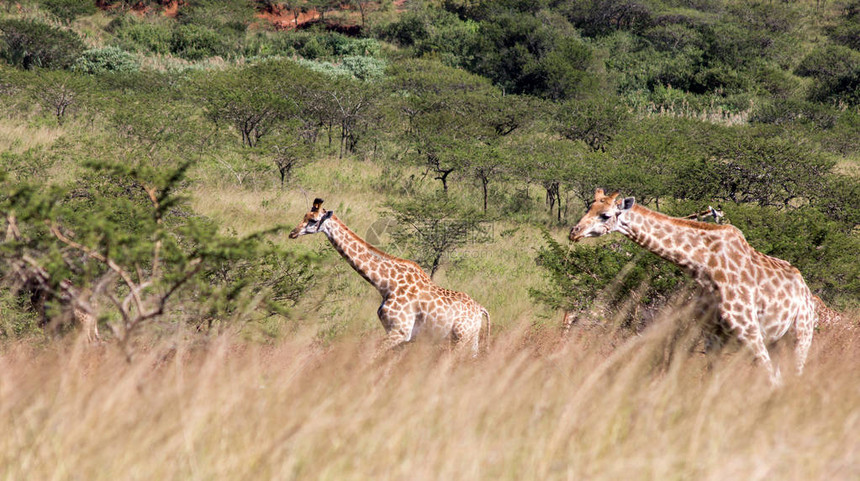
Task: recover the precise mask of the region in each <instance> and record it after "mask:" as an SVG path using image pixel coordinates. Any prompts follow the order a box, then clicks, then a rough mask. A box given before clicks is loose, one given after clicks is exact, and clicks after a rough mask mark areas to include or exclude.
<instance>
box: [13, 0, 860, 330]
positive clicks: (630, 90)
mask: <svg viewBox="0 0 860 481" xmlns="http://www.w3.org/2000/svg"><path fill="white" fill-rule="evenodd" d="M80 3H81V2H65V1H58V0H52V1H48V0H44V1H36V0H31V1H23V2H18V3H17V4H16V6H13V5H12V4H11V3H9V2H7V3H5V4H4V7H3V9H2V11H0V61H2V64H0V105H2V108H3V118H2V119H0V131H2V132H3V134H2V135H0V155H2V164H0V212H2V214H3V217H4V219H5V224H4V225H5V226H6V228H7V229H6V230H7V235H6V238H5V241H4V242H3V244H2V250H0V256H2V260H3V264H2V266H0V271H2V273H3V275H4V284H3V287H2V289H0V309H2V311H0V335H2V336H4V337H6V338H15V337H19V336H25V335H33V334H36V333H38V332H41V330H42V327H43V326H45V325H47V324H48V321H49V320H52V319H62V318H63V316H64V315H65V316H66V317H68V311H69V309H70V306H71V305H73V304H75V302H77V301H74V299H72V300H70V296H71V297H75V298H81V296H84V297H87V299H90V297H91V298H92V300H93V302H94V303H95V304H97V305H98V306H99V307H98V308H94V309H95V310H96V312H97V315H98V316H99V318H100V323H101V325H102V326H107V327H108V328H110V329H109V330H110V332H111V334H110V336H113V337H115V338H116V339H117V340H118V341H119V342H120V343H121V344H122V345H123V346H126V347H127V342H128V341H129V336H130V334H131V333H133V332H137V331H138V330H140V329H141V327H144V326H145V325H152V326H154V327H153V329H151V331H152V332H154V333H159V332H161V333H172V332H176V331H177V330H179V331H182V330H183V329H184V328H185V327H189V326H190V327H193V328H194V329H196V330H198V331H202V332H204V333H205V332H209V331H211V330H212V329H221V328H240V329H243V330H244V332H247V333H248V335H250V336H256V335H258V334H260V333H262V334H263V335H266V336H270V335H272V336H276V335H280V334H282V333H283V332H285V330H286V329H288V328H298V327H301V325H302V324H303V321H308V324H310V325H315V326H317V327H316V329H317V330H318V333H319V337H320V338H321V339H331V338H332V337H334V336H337V335H338V334H340V333H342V332H344V331H346V330H353V331H354V330H356V329H358V330H361V329H363V328H368V329H378V327H376V326H375V322H376V321H375V320H374V319H373V314H372V312H373V311H374V310H375V307H374V308H372V309H369V308H362V309H358V310H353V309H352V304H353V303H354V302H355V299H356V298H365V297H367V298H369V297H370V296H369V295H368V292H369V291H368V290H367V289H365V288H363V286H361V284H360V282H362V281H361V280H360V279H358V276H354V275H352V274H351V273H345V272H344V265H343V264H342V263H341V261H340V260H339V259H336V258H335V256H333V255H331V252H328V253H327V254H326V255H324V256H320V255H319V252H317V251H316V249H315V248H313V247H311V245H320V244H316V243H312V242H301V243H290V244H287V243H286V242H285V241H284V239H285V237H284V236H283V235H280V234H282V232H281V231H280V230H279V229H280V228H281V227H283V226H284V225H290V224H293V223H295V222H297V221H298V220H299V219H300V215H301V214H302V209H303V208H304V197H305V191H308V190H310V191H313V192H311V194H310V195H314V194H319V195H321V194H326V195H327V196H334V197H330V202H331V203H332V204H333V205H334V206H338V207H337V210H338V212H339V215H341V213H343V214H346V215H345V216H344V217H346V218H348V219H349V221H350V222H352V223H353V224H354V225H357V226H358V227H357V231H358V232H359V233H361V234H363V233H364V231H362V230H361V229H360V228H361V227H365V228H366V227H367V226H368V225H370V224H371V223H372V222H373V221H374V219H375V217H376V216H387V217H390V218H392V219H396V220H399V221H400V222H399V224H398V227H397V228H394V229H392V230H391V231H390V232H388V234H389V235H388V236H387V237H384V238H380V239H379V241H380V242H381V243H382V244H384V245H382V247H385V248H390V249H395V248H396V249H397V252H398V253H400V254H401V255H404V256H408V257H412V258H415V259H417V260H419V261H420V262H422V264H423V265H424V267H425V268H426V269H427V270H428V271H432V272H433V273H434V275H435V273H436V272H437V271H440V272H442V273H443V274H444V275H445V276H446V279H447V280H448V281H449V282H448V284H450V285H451V287H456V288H462V289H464V290H467V288H468V287H469V286H470V285H472V286H474V285H476V283H477V282H478V281H477V280H475V281H470V280H467V279H484V278H486V277H488V276H491V277H493V278H494V282H495V283H493V284H488V286H486V287H481V288H480V289H479V290H478V292H477V293H476V292H474V291H472V293H473V294H474V295H475V297H476V298H478V299H479V300H481V301H482V302H484V303H485V305H488V307H489V308H490V310H491V311H493V312H499V313H501V315H496V316H495V317H494V319H495V320H496V322H497V325H502V326H505V325H509V324H510V323H512V322H515V321H517V320H520V321H526V322H531V323H539V322H542V319H543V318H544V317H545V316H546V315H550V314H548V313H551V312H552V310H553V309H558V308H562V309H565V310H574V311H577V312H582V313H585V312H588V311H589V310H590V309H591V308H592V307H594V303H595V302H599V303H602V304H603V305H602V307H607V308H610V309H616V308H621V307H622V306H623V305H629V302H628V300H629V299H631V296H633V297H632V298H633V299H635V300H636V303H637V305H640V304H641V305H644V306H646V307H648V308H649V309H650V308H657V307H659V306H661V305H663V304H664V303H665V302H666V301H667V299H668V298H669V297H670V295H671V294H672V293H674V292H676V291H678V290H679V288H680V287H681V286H682V285H684V284H688V283H689V280H687V279H686V278H685V277H684V276H683V275H682V274H681V273H680V271H678V270H677V269H675V268H674V267H673V266H670V265H667V264H666V263H665V262H663V261H660V260H659V259H657V258H656V257H654V256H652V255H650V254H647V253H645V252H643V251H642V250H641V249H638V248H636V247H635V246H632V245H631V244H629V243H628V242H627V241H625V240H621V239H619V238H615V237H613V238H610V239H607V240H606V241H605V242H601V243H597V244H589V243H586V244H584V245H576V246H573V247H570V246H568V245H567V241H566V240H565V241H562V242H560V241H558V240H557V239H560V238H562V237H563V236H564V235H565V229H566V227H568V226H569V225H570V224H571V223H572V222H575V221H576V219H577V216H578V215H579V213H581V212H582V211H583V209H584V206H585V204H586V203H587V202H588V201H589V200H590V199H591V195H592V192H593V189H594V188H595V187H596V186H603V187H608V188H612V189H618V190H622V191H623V192H624V193H625V195H633V196H636V198H637V201H638V202H640V203H642V204H645V205H649V206H651V207H653V208H656V209H659V210H661V211H664V212H666V213H669V214H674V215H687V214H689V213H691V212H696V211H698V210H700V209H701V208H702V207H704V206H707V205H709V204H713V205H717V204H719V205H720V206H721V207H722V209H723V210H724V211H725V212H726V215H727V218H728V220H729V221H730V222H731V223H733V224H734V225H736V226H738V227H739V228H741V229H742V230H743V231H744V232H745V234H746V237H747V239H748V240H749V242H750V243H751V244H752V245H753V246H754V247H756V248H758V249H759V250H761V251H762V252H764V253H767V254H770V255H774V256H776V257H780V258H783V259H786V260H788V261H790V262H792V263H793V264H795V265H796V266H798V268H800V269H801V271H802V272H803V274H804V276H805V277H806V279H807V282H808V283H809V285H810V287H812V289H813V291H815V292H816V293H817V294H818V295H820V296H821V297H822V298H823V299H825V300H826V301H827V302H828V303H830V304H832V305H834V306H837V307H840V308H852V307H856V306H857V303H858V300H860V233H858V225H860V180H858V175H860V171H859V170H858V161H860V141H858V139H860V37H858V35H860V3H858V2H857V0H842V1H833V2H817V3H813V2H790V3H786V2H764V1H762V2H757V1H754V2H740V1H736V0H720V1H715V2H696V1H684V0H677V1H676V0H662V1H660V0H567V1H563V0H558V1H550V0H543V1H537V2H533V1H530V2H524V1H517V0H502V1H489V0H487V1H480V0H479V1H468V2H467V1H459V0H445V1H441V2H440V1H435V2H430V1H428V2H420V1H414V2H406V3H405V4H404V5H403V6H402V7H400V6H399V4H398V6H395V5H394V4H392V3H390V2H382V3H375V2H326V1H315V2H312V1H307V2H263V1H257V2H252V1H247V0H229V1H214V0H187V1H185V2H182V3H181V4H180V6H179V9H178V12H177V14H176V15H175V16H165V15H163V14H162V8H161V5H160V3H165V2H154V1H153V2H119V1H117V2H109V1H108V2H105V1H103V2H99V5H100V6H101V7H102V8H101V9H97V8H95V6H94V5H93V6H90V5H86V6H81V5H80ZM343 4H350V5H352V10H343V9H340V8H339V7H338V6H339V5H343ZM132 7H134V8H132ZM311 9H315V11H316V12H317V13H318V14H320V15H319V17H321V18H318V19H317V20H316V21H314V22H311V24H310V26H309V27H307V28H304V27H303V28H301V29H298V30H287V31H283V30H276V29H274V28H273V27H272V26H271V25H270V23H269V22H268V21H267V20H266V19H265V17H263V16H261V15H262V13H261V12H268V13H271V12H273V11H278V12H282V13H283V14H284V16H285V18H290V14H289V12H293V11H295V12H298V13H297V14H296V15H297V17H296V18H298V14H300V13H302V12H304V13H308V12H309V11H310V10H311ZM338 32H347V33H348V34H349V35H347V34H345V33H338ZM228 201H232V202H234V205H232V206H227V207H226V208H224V206H223V205H222V204H221V202H223V203H228ZM236 209H238V210H236ZM242 209H245V210H242ZM351 211H352V214H353V215H352V216H350V212H351ZM241 212H244V218H243V215H241V214H237V213H241ZM488 225H491V226H492V231H491V232H490V233H489V234H487V232H486V230H487V226H488ZM445 229H451V230H449V231H446V230H445ZM463 231H481V233H482V235H481V237H482V240H481V241H480V242H471V241H470V240H469V239H468V238H466V237H463V236H461V235H459V234H457V233H458V232H463ZM541 233H542V234H541ZM487 235H489V237H488V238H487ZM488 240H489V242H488ZM482 252H483V253H485V254H484V255H483V256H482ZM535 263H536V264H537V265H535ZM526 271H531V272H533V273H529V274H526V273H525V272H526ZM534 273H536V274H537V276H535V274H534ZM350 276H353V277H354V278H355V279H353V277H350ZM539 276H543V278H540V277H539ZM458 283H459V285H457V284H458ZM69 286H72V287H71V288H70V287H69ZM505 286H510V287H505ZM311 287H314V289H310V288H311ZM499 287H503V288H502V289H499ZM505 289H509V290H505ZM527 292H528V293H530V294H531V296H530V297H529V298H527V299H525V300H519V301H517V302H519V303H520V304H517V306H523V305H524V306H527V308H522V309H520V308H519V307H517V309H520V310H519V311H516V312H513V311H511V309H513V308H511V307H506V303H509V302H510V301H511V299H512V298H515V297H517V296H518V295H520V294H525V293H527ZM81 302H83V301H81ZM87 302H89V301H87ZM368 302H369V303H370V304H373V303H374V302H377V301H376V300H375V299H368ZM535 307H538V308H539V309H537V310H535ZM649 309H645V310H642V309H633V310H627V311H624V317H625V321H624V322H625V325H627V326H631V327H633V328H634V329H639V328H640V327H641V326H642V325H644V324H645V323H646V321H647V319H649V315H650V314H649V312H650V311H649ZM535 312H538V313H539V314H538V315H535V314H534V313H535ZM63 313H66V314H63ZM506 316H507V318H506ZM363 317H367V319H364V318H363ZM359 318H361V319H360V320H359ZM553 322H555V321H553ZM356 323H358V324H357V326H356ZM362 323H363V324H362ZM246 328H247V329H246Z"/></svg>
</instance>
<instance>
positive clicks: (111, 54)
mask: <svg viewBox="0 0 860 481" xmlns="http://www.w3.org/2000/svg"><path fill="white" fill-rule="evenodd" d="M72 69H73V70H75V71H78V72H82V73H88V74H100V73H106V72H134V71H136V70H138V69H140V65H139V64H138V63H137V60H136V59H135V58H134V55H132V54H130V53H128V52H126V51H125V50H123V49H121V48H117V47H105V48H94V49H91V50H87V51H86V52H84V54H83V55H82V56H81V57H80V58H78V60H77V61H75V65H74V66H72Z"/></svg>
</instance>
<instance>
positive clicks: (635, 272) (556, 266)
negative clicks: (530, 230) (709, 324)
mask: <svg viewBox="0 0 860 481" xmlns="http://www.w3.org/2000/svg"><path fill="white" fill-rule="evenodd" d="M543 238H544V243H545V244H544V245H543V246H541V247H540V248H539V249H538V253H537V259H536V261H537V264H538V266H539V267H540V268H541V269H542V270H543V272H544V276H545V279H546V281H547V283H546V285H545V286H544V287H542V288H537V289H530V290H529V294H530V295H531V297H532V298H533V299H535V300H536V301H538V302H541V303H543V304H545V305H547V306H549V307H551V308H553V309H563V310H565V311H572V312H584V311H587V310H589V309H591V308H592V307H595V305H594V303H595V301H602V302H603V303H605V305H606V306H607V307H610V308H616V307H619V305H620V304H621V303H622V302H623V301H624V299H627V298H628V297H629V296H630V295H631V294H633V293H634V292H635V293H636V294H637V295H638V296H640V298H639V299H638V302H641V304H643V305H644V307H645V309H643V310H641V311H638V312H637V313H636V314H637V315H638V317H630V318H628V319H626V320H625V324H626V325H627V326H629V327H632V328H634V329H638V328H641V327H642V326H643V325H644V324H645V323H646V321H647V315H648V314H649V311H650V312H653V311H654V310H655V309H656V308H658V307H659V306H661V305H663V303H664V302H665V301H666V300H667V299H668V298H669V296H670V295H671V294H672V293H673V292H674V291H676V290H677V289H678V288H679V287H680V286H681V285H682V283H683V282H684V280H685V278H684V275H683V273H682V272H681V271H680V269H678V268H677V267H676V266H675V265H674V264H672V263H670V262H666V261H664V260H663V259H660V258H659V257H657V256H656V255H654V254H651V253H650V252H648V251H646V250H644V249H642V248H641V247H639V246H637V245H636V244H634V243H633V242H630V241H628V240H626V239H618V238H612V239H611V240H609V241H608V242H605V243H603V244H600V245H588V244H575V245H573V246H572V247H568V246H562V245H561V244H560V243H558V241H556V240H555V239H553V238H552V236H551V235H550V234H549V232H546V231H544V232H543Z"/></svg>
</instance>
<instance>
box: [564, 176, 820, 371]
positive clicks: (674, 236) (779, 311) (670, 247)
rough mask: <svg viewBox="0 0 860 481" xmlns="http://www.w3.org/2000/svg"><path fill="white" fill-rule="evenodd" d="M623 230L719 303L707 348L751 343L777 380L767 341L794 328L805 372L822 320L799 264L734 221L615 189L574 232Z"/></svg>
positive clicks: (575, 237)
mask: <svg viewBox="0 0 860 481" xmlns="http://www.w3.org/2000/svg"><path fill="white" fill-rule="evenodd" d="M611 232H620V233H622V234H624V235H625V236H627V237H628V238H630V240H632V241H633V242H635V243H637V244H639V245H640V246H642V247H644V248H645V249H648V250H649V251H651V252H653V253H655V254H657V255H658V256H660V257H662V258H664V259H666V260H668V261H670V262H673V263H674V264H676V265H678V266H679V267H681V268H682V269H683V270H685V271H686V272H687V273H688V274H690V275H691V276H692V277H693V278H694V279H695V280H696V281H697V282H698V283H699V285H700V286H701V287H702V292H701V293H702V295H705V296H708V297H709V299H710V300H711V301H712V302H713V304H714V305H715V306H716V311H717V313H718V314H719V316H713V317H715V319H710V320H709V321H710V323H711V324H709V325H706V326H705V334H706V338H705V347H706V350H708V351H711V350H713V349H714V348H716V347H720V346H722V344H723V342H724V341H725V340H726V337H727V335H732V336H734V337H736V338H737V339H739V340H740V341H741V343H742V344H744V345H746V346H748V347H749V348H750V349H751V350H752V352H753V354H754V355H755V357H756V359H757V360H758V361H759V362H761V363H762V364H763V365H764V366H765V368H766V369H767V370H768V373H769V374H770V379H771V381H772V382H773V383H779V379H780V375H779V370H778V369H776V368H774V366H773V363H772V362H771V359H770V354H769V353H768V350H767V344H770V343H773V342H776V341H777V340H779V339H781V338H782V337H783V336H785V334H786V333H788V331H789V330H790V329H791V328H792V327H793V328H794V333H795V337H796V341H797V342H796V345H795V361H796V367H797V371H798V373H802V372H803V366H804V364H805V362H806V357H807V354H808V353H809V346H810V345H811V343H812V335H813V330H814V326H815V323H816V317H817V311H816V306H815V302H814V299H813V295H812V292H810V290H809V287H807V285H806V282H805V281H804V280H803V276H802V275H801V274H800V271H799V270H797V268H795V267H793V266H792V265H791V264H789V263H788V262H786V261H784V260H781V259H777V258H775V257H771V256H768V255H765V254H762V253H761V252H758V251H757V250H755V249H754V248H753V247H752V246H750V245H749V243H747V241H746V239H745V238H744V235H743V233H741V231H740V230H739V229H737V228H736V227H734V226H731V225H717V224H708V223H704V222H697V221H693V220H687V219H681V218H675V217H669V216H667V215H665V214H661V213H659V212H655V211H652V210H650V209H647V208H645V207H643V206H641V205H638V204H636V201H635V199H634V198H633V197H628V198H621V199H619V195H618V193H617V192H615V193H613V194H610V195H606V194H605V193H604V191H603V189H597V190H596V191H595V193H594V203H593V204H592V205H591V207H590V208H589V209H588V212H586V214H585V216H583V218H582V219H581V220H580V221H579V222H578V223H577V224H576V225H575V226H574V227H573V228H572V229H571V231H570V240H572V241H574V242H577V241H579V240H581V239H583V238H585V237H598V236H602V235H605V234H609V233H611Z"/></svg>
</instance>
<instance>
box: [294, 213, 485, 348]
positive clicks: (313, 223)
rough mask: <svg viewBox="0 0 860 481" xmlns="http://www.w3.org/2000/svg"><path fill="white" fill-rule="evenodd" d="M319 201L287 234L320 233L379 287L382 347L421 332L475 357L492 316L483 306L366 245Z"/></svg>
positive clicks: (406, 261) (354, 267)
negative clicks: (465, 349)
mask: <svg viewBox="0 0 860 481" xmlns="http://www.w3.org/2000/svg"><path fill="white" fill-rule="evenodd" d="M322 203H323V200H322V199H315V200H314V203H313V207H311V210H310V212H308V213H307V214H305V216H304V218H303V219H302V221H301V223H299V225H297V226H296V228H295V229H293V231H292V232H290V238H291V239H295V238H297V237H299V236H301V235H305V234H316V233H318V232H322V233H323V234H325V235H326V237H328V240H329V241H330V242H331V244H332V246H334V248H335V249H336V250H337V251H338V252H339V253H340V255H341V256H343V258H344V259H346V261H347V262H349V265H350V266H352V268H353V269H355V270H356V272H358V273H359V274H361V277H363V278H364V279H365V280H366V281H367V282H369V283H371V284H372V285H373V287H375V288H376V290H378V291H379V294H380V295H382V304H380V306H379V309H378V310H377V311H376V313H377V315H378V316H379V320H380V321H381V322H382V326H383V327H384V328H385V332H386V333H387V338H386V340H385V343H384V344H383V348H385V349H390V348H393V347H395V346H397V345H399V344H402V343H404V342H408V341H411V340H414V339H416V338H417V337H418V336H419V334H420V335H421V336H422V337H424V336H426V337H430V338H434V339H446V338H449V339H451V340H452V341H454V342H457V343H458V344H461V345H463V346H468V347H469V348H470V349H471V352H472V355H473V356H476V355H477V354H478V338H479V337H480V332H481V324H482V320H483V316H487V336H486V338H487V342H489V338H490V314H489V313H488V312H487V310H486V309H485V308H484V307H482V306H481V305H480V304H478V303H477V302H475V300H473V299H472V298H471V297H469V296H468V295H467V294H464V293H462V292H457V291H451V290H448V289H444V288H442V287H439V286H438V285H436V284H435V283H434V282H433V281H432V280H431V279H430V277H429V276H428V275H427V274H426V273H425V272H424V271H423V270H422V269H421V267H419V266H418V264H416V263H414V262H412V261H408V260H405V259H400V258H397V257H394V256H392V255H389V254H386V253H385V252H382V251H381V250H379V249H377V248H375V247H373V246H372V245H370V244H368V243H367V242H365V241H364V239H362V238H361V237H359V236H358V235H357V234H356V233H355V232H353V231H351V230H350V229H349V228H348V227H347V226H346V225H345V224H344V223H343V222H342V221H341V220H340V219H338V218H337V216H336V215H334V212H332V211H327V210H325V209H323V208H322Z"/></svg>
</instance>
